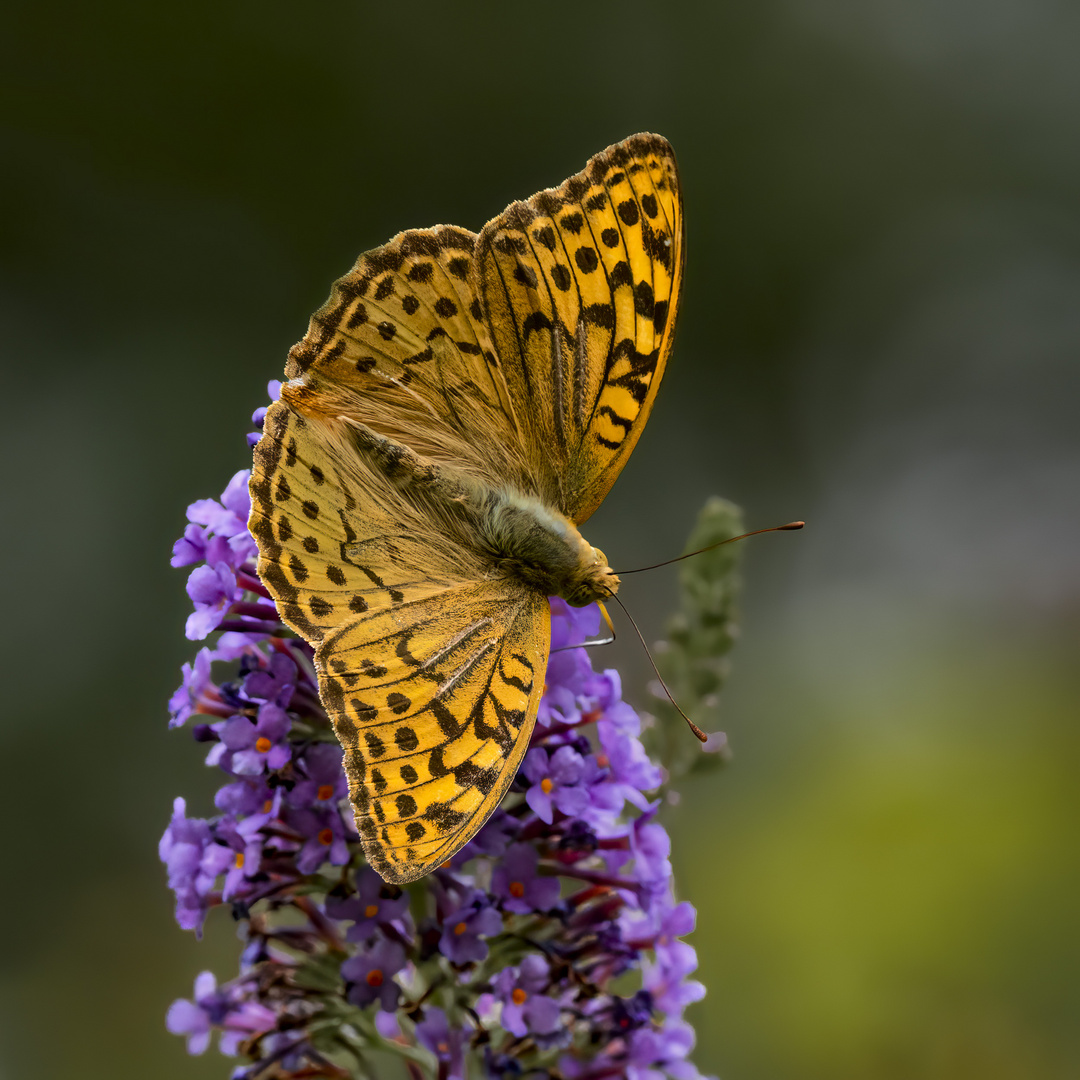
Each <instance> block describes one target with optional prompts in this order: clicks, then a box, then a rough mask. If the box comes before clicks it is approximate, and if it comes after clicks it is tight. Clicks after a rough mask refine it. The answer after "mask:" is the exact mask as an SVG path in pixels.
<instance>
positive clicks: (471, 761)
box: [315, 581, 550, 882]
mask: <svg viewBox="0 0 1080 1080" xmlns="http://www.w3.org/2000/svg"><path fill="white" fill-rule="evenodd" d="M549 617H550V616H549V609H548V604H547V600H546V599H545V598H544V597H542V596H540V595H539V594H537V593H535V592H534V591H532V590H528V589H523V588H521V587H520V586H515V585H513V584H512V583H509V582H506V581H492V582H468V583H462V584H459V585H456V586H452V587H451V588H449V589H440V590H434V591H432V593H431V594H430V595H429V596H426V597H423V598H420V599H415V600H411V601H409V602H407V603H405V604H402V605H396V606H394V607H392V608H389V609H386V610H383V611H372V612H370V613H368V614H366V615H363V616H361V617H359V618H358V619H355V620H353V621H351V622H349V623H347V624H346V625H344V626H342V627H341V628H339V629H338V630H336V631H334V632H333V633H331V634H329V635H327V637H325V638H324V639H323V641H322V643H321V644H320V646H319V648H318V650H317V652H316V654H315V663H316V667H317V669H318V672H319V681H320V687H321V692H322V698H323V702H324V703H325V705H326V706H327V709H328V711H329V712H330V714H331V716H332V718H333V721H334V728H335V731H336V732H337V736H338V739H339V740H340V742H341V745H342V746H343V747H344V749H345V770H346V772H347V773H348V777H349V793H350V798H351V800H352V803H353V809H354V811H355V814H356V825H357V829H358V830H359V832H360V837H361V840H362V842H363V845H364V853H365V855H366V856H367V859H368V861H369V863H370V864H371V865H372V866H373V867H374V868H375V869H376V870H377V871H378V872H379V873H380V874H381V875H382V877H383V878H385V879H386V880H387V881H396V882H406V881H412V880H414V879H416V878H418V877H421V876H423V875H424V874H426V873H429V872H430V871H431V870H432V869H434V868H435V867H436V866H438V865H439V864H440V863H442V862H444V861H445V860H447V859H449V858H450V857H451V856H452V855H453V854H454V853H455V852H457V851H458V850H459V849H460V848H461V847H462V846H463V845H464V844H465V843H466V842H467V841H468V840H469V838H470V837H472V836H473V835H474V833H475V832H476V831H477V830H478V829H479V828H480V826H481V825H482V824H483V822H484V821H485V820H486V818H487V817H488V815H489V814H490V813H491V811H492V810H494V808H495V807H496V806H498V804H499V802H500V801H501V799H502V797H503V795H504V794H505V792H506V789H507V787H508V786H509V784H510V782H511V780H513V778H514V775H515V773H516V772H517V768H518V765H519V763H520V761H521V757H522V755H523V753H524V751H525V747H526V746H527V745H528V741H529V735H530V733H531V731H532V726H533V723H534V721H535V718H536V710H537V707H538V705H539V701H540V695H541V693H542V691H543V684H544V672H545V670H546V666H547V654H548V642H549V637H550V631H549Z"/></svg>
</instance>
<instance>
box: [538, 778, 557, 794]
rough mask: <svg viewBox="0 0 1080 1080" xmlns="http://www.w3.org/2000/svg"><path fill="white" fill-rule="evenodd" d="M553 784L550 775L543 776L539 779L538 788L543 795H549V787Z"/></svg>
mask: <svg viewBox="0 0 1080 1080" xmlns="http://www.w3.org/2000/svg"><path fill="white" fill-rule="evenodd" d="M554 786H555V785H554V784H553V783H552V782H551V777H549V776H545V777H544V779H543V780H541V781H540V790H541V791H542V792H543V793H544V794H545V795H550V794H551V789H552V788H553V787H554Z"/></svg>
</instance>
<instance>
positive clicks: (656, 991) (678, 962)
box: [642, 941, 705, 1017]
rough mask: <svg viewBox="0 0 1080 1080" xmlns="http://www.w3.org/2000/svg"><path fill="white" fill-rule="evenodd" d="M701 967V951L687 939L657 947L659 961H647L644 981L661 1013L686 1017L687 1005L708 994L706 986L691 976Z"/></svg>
mask: <svg viewBox="0 0 1080 1080" xmlns="http://www.w3.org/2000/svg"><path fill="white" fill-rule="evenodd" d="M697 966H698V964H697V952H696V951H695V950H694V947H693V946H692V945H687V943H686V942H685V941H672V942H670V943H669V944H667V945H657V946H656V962H655V963H648V962H646V963H645V965H644V974H643V977H642V984H643V986H644V987H645V989H646V990H648V991H649V993H650V994H651V995H652V998H653V1001H654V1003H655V1004H656V1007H657V1008H658V1009H659V1010H660V1011H661V1012H663V1013H666V1014H667V1015H668V1016H676V1017H678V1016H682V1013H683V1009H685V1008H686V1006H687V1005H692V1004H693V1003H694V1002H695V1001H700V1000H701V999H702V998H703V997H704V996H705V987H704V986H703V985H702V984H701V983H700V982H698V981H697V980H695V979H691V978H689V976H690V975H691V974H692V973H693V972H695V971H697Z"/></svg>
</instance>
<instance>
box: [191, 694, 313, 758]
mask: <svg viewBox="0 0 1080 1080" xmlns="http://www.w3.org/2000/svg"><path fill="white" fill-rule="evenodd" d="M290 726H291V722H290V720H289V716H288V714H287V713H286V712H285V710H284V709H283V708H281V707H280V706H279V705H274V704H272V703H269V702H268V703H267V704H265V705H260V706H259V712H258V716H257V718H256V720H255V722H254V723H252V721H251V720H250V719H249V718H248V717H246V716H232V717H230V718H229V719H228V720H224V721H222V722H221V723H220V724H214V725H213V727H214V730H215V731H216V732H217V735H218V738H219V739H220V740H221V741H220V742H219V743H218V744H217V745H216V746H214V747H213V748H212V749H211V751H210V753H209V754H208V755H207V758H206V763H207V765H221V767H222V768H225V769H228V770H229V771H230V772H232V773H235V774H236V775H237V776H259V775H261V774H262V773H263V772H264V771H265V770H267V769H269V770H271V771H273V770H276V769H281V768H284V766H285V765H287V764H288V762H289V759H290V758H291V756H292V750H291V749H290V747H289V741H288V736H289V728H290Z"/></svg>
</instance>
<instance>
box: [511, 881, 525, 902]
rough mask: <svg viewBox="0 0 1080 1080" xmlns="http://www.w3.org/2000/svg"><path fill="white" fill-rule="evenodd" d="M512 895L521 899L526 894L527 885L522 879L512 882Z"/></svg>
mask: <svg viewBox="0 0 1080 1080" xmlns="http://www.w3.org/2000/svg"><path fill="white" fill-rule="evenodd" d="M510 895H511V896H513V897H515V898H516V899H518V900H520V899H521V898H522V897H523V896H524V895H525V885H524V883H523V882H520V881H511V882H510Z"/></svg>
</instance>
